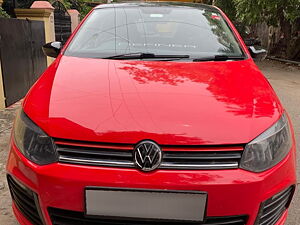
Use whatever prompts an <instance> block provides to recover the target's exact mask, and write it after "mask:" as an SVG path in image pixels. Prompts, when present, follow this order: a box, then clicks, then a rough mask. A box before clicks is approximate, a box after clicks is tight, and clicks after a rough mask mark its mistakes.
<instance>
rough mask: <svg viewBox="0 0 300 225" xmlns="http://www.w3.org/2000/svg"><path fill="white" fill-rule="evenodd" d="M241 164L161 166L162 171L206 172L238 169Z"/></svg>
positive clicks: (166, 164)
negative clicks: (187, 170)
mask: <svg viewBox="0 0 300 225" xmlns="http://www.w3.org/2000/svg"><path fill="white" fill-rule="evenodd" d="M238 167H239V164H238V163H237V162H232V163H220V164H208V163H207V164H179V163H165V162H162V163H161V165H160V168H161V169H189V170H198V169H199V170H204V169H208V170H211V169H237V168H238Z"/></svg>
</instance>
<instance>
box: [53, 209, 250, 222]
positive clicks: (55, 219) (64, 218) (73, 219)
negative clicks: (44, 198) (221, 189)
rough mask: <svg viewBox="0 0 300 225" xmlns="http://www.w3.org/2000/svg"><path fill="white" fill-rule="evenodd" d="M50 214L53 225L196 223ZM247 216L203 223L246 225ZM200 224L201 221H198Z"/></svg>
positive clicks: (63, 211)
mask: <svg viewBox="0 0 300 225" xmlns="http://www.w3.org/2000/svg"><path fill="white" fill-rule="evenodd" d="M48 212H49V215H50V217H51V220H52V223H53V225H82V224H84V225H141V224H143V225H195V223H177V222H161V221H142V220H136V219H135V220H132V221H131V220H117V219H100V218H95V219H94V218H86V217H85V216H84V213H83V212H76V211H69V210H62V209H57V208H49V209H48ZM246 222H247V216H229V217H212V218H210V217H208V218H206V222H205V223H201V225H221V224H222V225H223V224H224V225H225V224H226V225H245V224H246ZM197 224H199V223H197Z"/></svg>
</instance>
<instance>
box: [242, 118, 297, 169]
mask: <svg viewBox="0 0 300 225" xmlns="http://www.w3.org/2000/svg"><path fill="white" fill-rule="evenodd" d="M291 145H292V138H291V131H290V127H289V122H288V119H287V117H286V115H285V114H283V116H282V117H281V118H280V119H279V120H278V121H277V122H276V123H275V124H274V125H273V126H272V127H270V128H269V129H268V130H266V131H265V132H264V133H262V134H261V135H259V136H258V137H257V138H255V139H254V140H253V141H251V142H250V143H249V144H247V145H246V147H245V150H244V153H243V156H242V160H241V164H240V167H241V168H243V169H245V170H249V171H253V172H263V171H265V170H268V169H270V168H272V167H273V166H275V165H276V164H277V163H279V162H280V161H281V160H283V159H284V158H285V157H286V156H287V154H288V153H289V151H290V148H291Z"/></svg>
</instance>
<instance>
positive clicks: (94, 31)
mask: <svg viewBox="0 0 300 225" xmlns="http://www.w3.org/2000/svg"><path fill="white" fill-rule="evenodd" d="M145 53H146V54H148V55H147V56H149V54H151V56H154V55H160V57H158V58H160V59H161V58H163V57H162V55H165V56H172V55H173V56H177V55H178V58H187V57H186V56H188V57H189V58H197V57H212V56H216V55H217V56H218V55H226V56H229V57H243V56H244V53H243V51H242V50H241V47H240V45H239V43H238V41H237V40H236V38H235V36H234V34H233V33H232V31H231V29H230V28H229V26H228V24H227V23H226V21H225V20H224V19H223V17H222V15H221V14H220V13H219V12H218V11H217V10H216V9H213V8H208V7H200V6H199V7H188V6H180V7H179V6H172V5H167V6H156V5H151V4H150V5H146V6H142V5H136V6H131V7H129V6H122V5H119V6H117V5H116V6H115V7H112V6H110V7H104V8H98V9H97V8H96V9H95V10H94V11H93V12H92V13H91V15H90V16H89V17H88V18H87V20H86V21H85V22H84V24H83V26H82V27H81V28H80V29H79V31H78V32H77V34H76V35H75V37H74V38H73V40H72V42H71V44H70V45H69V47H68V48H67V50H66V52H65V55H68V56H76V57H88V58H109V57H112V58H113V57H114V56H117V58H120V55H121V56H122V55H123V54H130V55H131V57H130V58H134V57H132V54H137V55H138V54H145ZM180 56H183V57H180ZM147 58H151V57H147ZM153 58H154V57H153ZM166 58H167V57H166ZM173 58H174V57H173Z"/></svg>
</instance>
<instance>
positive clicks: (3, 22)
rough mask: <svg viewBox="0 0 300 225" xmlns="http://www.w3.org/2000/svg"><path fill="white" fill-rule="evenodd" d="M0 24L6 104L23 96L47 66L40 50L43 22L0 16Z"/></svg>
mask: <svg viewBox="0 0 300 225" xmlns="http://www.w3.org/2000/svg"><path fill="white" fill-rule="evenodd" d="M0 27H1V29H0V59H1V68H2V76H3V83H4V94H5V98H6V100H5V103H6V106H9V105H11V104H13V103H15V102H17V101H18V100H20V99H21V98H23V97H24V96H25V94H26V93H27V91H28V90H29V88H30V87H31V86H32V84H33V83H34V82H35V81H36V80H37V79H38V77H39V76H40V75H41V74H42V72H43V71H44V70H45V69H46V68H47V61H46V57H45V56H44V54H43V52H42V46H43V44H45V32H44V22H41V21H30V20H18V19H4V18H0ZM1 68H0V69H1Z"/></svg>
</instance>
